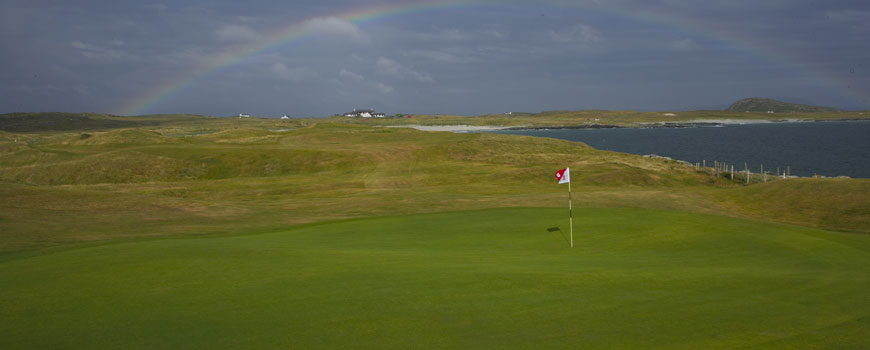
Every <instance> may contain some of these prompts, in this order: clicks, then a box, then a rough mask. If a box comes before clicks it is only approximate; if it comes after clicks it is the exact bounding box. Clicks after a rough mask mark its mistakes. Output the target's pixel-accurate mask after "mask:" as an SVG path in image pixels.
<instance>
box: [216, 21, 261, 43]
mask: <svg viewBox="0 0 870 350" xmlns="http://www.w3.org/2000/svg"><path fill="white" fill-rule="evenodd" d="M217 38H218V40H221V41H254V40H257V39H259V38H260V35H259V34H257V32H256V31H254V30H253V29H251V28H250V27H247V26H241V25H237V24H230V25H225V26H222V27H220V28H218V30H217Z"/></svg>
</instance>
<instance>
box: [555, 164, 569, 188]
mask: <svg viewBox="0 0 870 350" xmlns="http://www.w3.org/2000/svg"><path fill="white" fill-rule="evenodd" d="M556 180H559V184H560V185H561V184H566V183H569V182H571V170H569V169H568V168H565V169H562V170H559V171H557V172H556Z"/></svg>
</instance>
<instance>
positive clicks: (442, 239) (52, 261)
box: [0, 208, 870, 349]
mask: <svg viewBox="0 0 870 350" xmlns="http://www.w3.org/2000/svg"><path fill="white" fill-rule="evenodd" d="M574 224H575V232H574V243H575V248H574V249H571V248H569V247H568V242H567V235H568V232H567V231H568V229H567V228H568V221H567V210H564V209H551V208H508V209H487V210H474V211H456V212H446V213H435V214H420V215H406V216H394V217H381V218H366V219H357V220H349V221H339V222H331V223H322V224H313V225H307V226H301V227H298V228H293V229H289V230H284V231H279V232H269V233H256V234H254V233H244V232H240V233H239V234H237V235H224V236H207V237H182V238H164V239H154V240H140V241H132V242H125V243H107V244H102V245H93V246H85V247H80V248H74V249H67V250H60V251H55V252H51V253H46V254H43V255H36V256H32V257H27V258H19V259H10V260H7V261H3V262H0V285H2V286H3V288H2V289H0V314H2V315H3V316H2V317H3V321H2V323H0V348H3V349H26V348H77V349H94V348H188V349H189V348H254V349H259V348H302V349H304V348H352V349H358V348H445V349H456V348H498V349H503V348H525V349H545V348H572V349H576V348H667V349H674V348H685V349H700V348H703V349H709V348H727V349H733V348H817V347H818V348H837V347H841V348H858V347H862V346H866V343H867V341H868V339H870V298H867V291H868V289H870V236H867V235H860V234H844V233H835V232H830V231H823V230H818V229H811V228H803V227H797V226H788V225H780V224H769V223H762V222H756V221H747V220H740V219H734V218H728V217H721V216H712V215H704V214H694V213H683V212H674V211H659V210H645V209H619V208H617V209H581V210H578V211H575V218H574ZM553 227H559V228H560V230H554V229H552V228H553ZM548 229H549V230H548Z"/></svg>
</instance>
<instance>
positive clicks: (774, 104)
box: [726, 97, 840, 113]
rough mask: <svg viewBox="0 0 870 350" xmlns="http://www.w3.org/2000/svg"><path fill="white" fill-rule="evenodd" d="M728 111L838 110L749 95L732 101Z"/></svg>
mask: <svg viewBox="0 0 870 350" xmlns="http://www.w3.org/2000/svg"><path fill="white" fill-rule="evenodd" d="M726 111H728V112H756V113H829V112H840V110H839V109H836V108H832V107H822V106H810V105H803V104H798V103H789V102H782V101H777V100H772V99H769V98H758V97H750V98H744V99H742V100H740V101H737V102H734V103H732V104H731V106H729V107H728V108H727V109H726Z"/></svg>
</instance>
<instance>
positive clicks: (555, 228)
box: [547, 226, 571, 244]
mask: <svg viewBox="0 0 870 350" xmlns="http://www.w3.org/2000/svg"><path fill="white" fill-rule="evenodd" d="M556 231H559V233H560V234H561V235H562V239H564V240H565V243H568V244H571V241H569V240H568V236H565V231H562V229H561V228H559V226H556V227H548V228H547V232H556Z"/></svg>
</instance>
